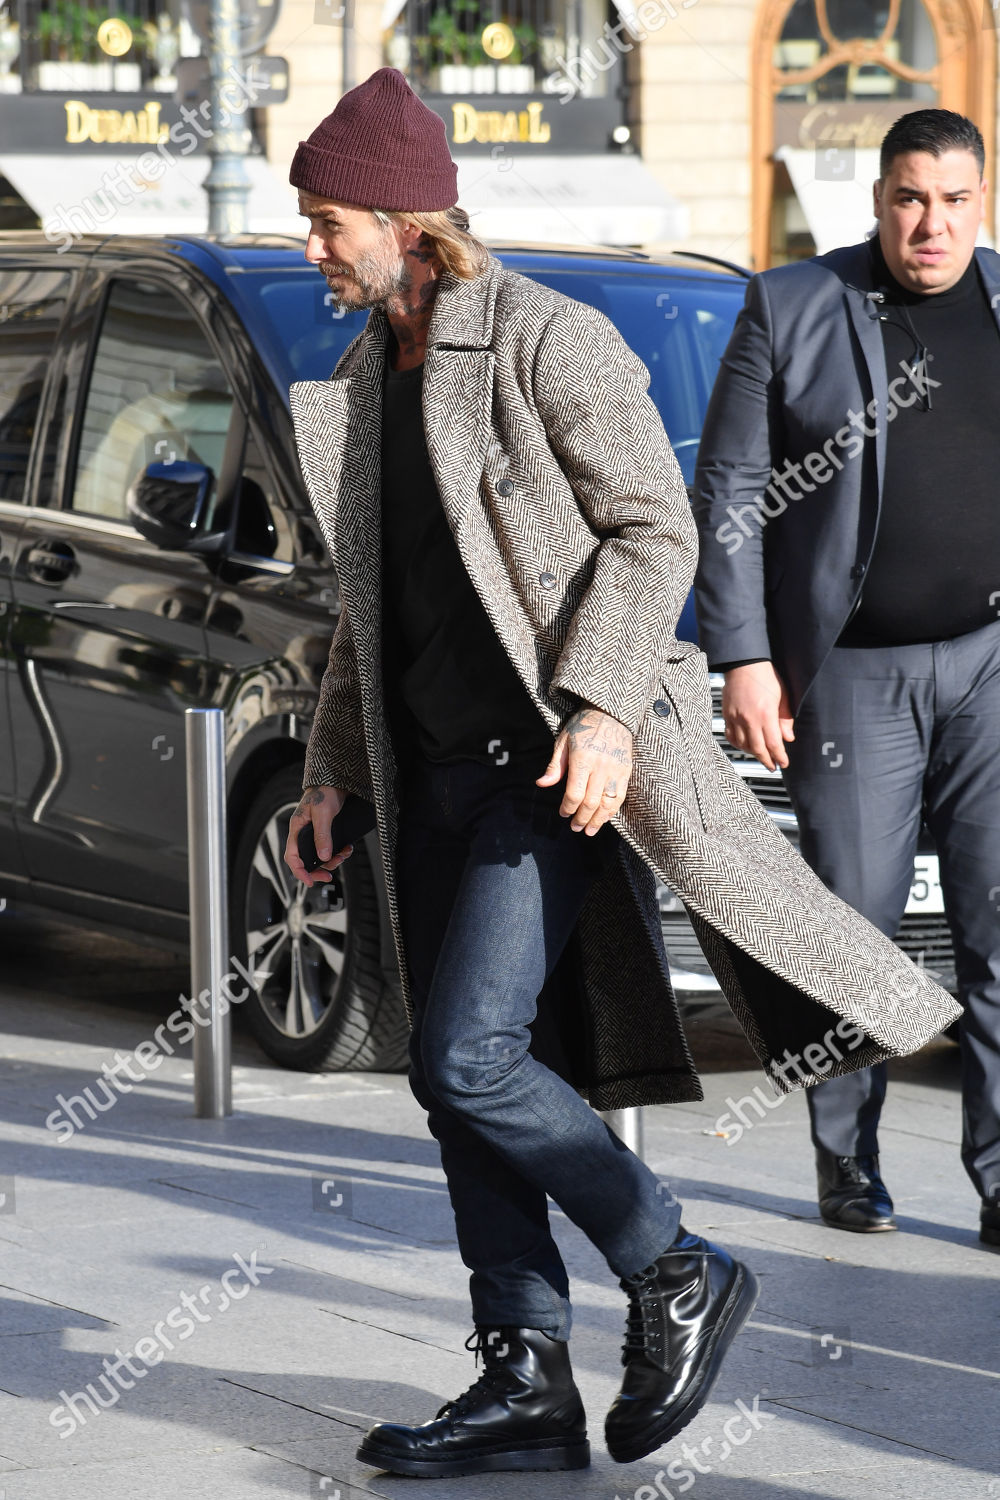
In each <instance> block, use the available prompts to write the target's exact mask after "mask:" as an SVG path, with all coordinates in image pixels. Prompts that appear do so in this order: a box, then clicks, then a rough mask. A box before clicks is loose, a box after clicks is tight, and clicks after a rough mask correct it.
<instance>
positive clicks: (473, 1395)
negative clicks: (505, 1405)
mask: <svg viewBox="0 0 1000 1500" xmlns="http://www.w3.org/2000/svg"><path fill="white" fill-rule="evenodd" d="M495 1335H499V1338H497V1337H495ZM465 1347H466V1349H468V1350H469V1352H470V1353H473V1354H475V1356H476V1364H477V1366H478V1364H479V1358H480V1355H482V1358H483V1361H484V1363H485V1365H486V1368H485V1369H484V1370H483V1373H482V1374H481V1375H480V1376H479V1377H478V1378H477V1379H476V1380H474V1381H473V1383H472V1385H470V1386H469V1388H468V1390H466V1391H463V1392H462V1394H461V1395H460V1396H456V1397H455V1399H454V1400H453V1401H446V1402H445V1404H444V1406H442V1408H441V1410H440V1411H439V1412H438V1416H439V1417H464V1416H467V1415H468V1413H469V1412H470V1411H474V1410H475V1408H476V1407H477V1406H480V1405H481V1404H482V1402H483V1401H484V1400H486V1399H487V1398H488V1397H490V1396H493V1395H494V1394H495V1393H496V1392H497V1391H505V1390H509V1389H510V1385H511V1381H510V1376H509V1373H508V1371H507V1369H506V1366H505V1365H504V1360H505V1358H506V1356H507V1346H506V1344H505V1343H504V1342H503V1334H502V1331H501V1330H500V1329H496V1328H477V1329H476V1330H475V1332H474V1333H471V1334H470V1335H469V1337H468V1338H467V1339H466V1341H465Z"/></svg>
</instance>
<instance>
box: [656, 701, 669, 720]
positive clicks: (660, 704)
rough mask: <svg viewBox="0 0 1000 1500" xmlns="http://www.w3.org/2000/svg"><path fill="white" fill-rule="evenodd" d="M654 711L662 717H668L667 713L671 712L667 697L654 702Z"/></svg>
mask: <svg viewBox="0 0 1000 1500" xmlns="http://www.w3.org/2000/svg"><path fill="white" fill-rule="evenodd" d="M653 712H654V714H659V716H660V718H661V719H665V718H666V717H667V715H668V714H669V713H670V704H669V703H668V702H667V700H666V698H657V700H656V702H655V703H654V704H653Z"/></svg>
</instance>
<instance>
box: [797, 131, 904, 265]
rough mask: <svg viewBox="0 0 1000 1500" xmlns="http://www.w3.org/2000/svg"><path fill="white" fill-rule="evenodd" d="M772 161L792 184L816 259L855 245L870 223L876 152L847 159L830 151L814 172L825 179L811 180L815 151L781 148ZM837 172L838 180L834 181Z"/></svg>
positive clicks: (864, 151)
mask: <svg viewBox="0 0 1000 1500" xmlns="http://www.w3.org/2000/svg"><path fill="white" fill-rule="evenodd" d="M774 159H775V161H783V162H784V164H785V166H786V167H787V168H788V175H789V177H790V178H791V179H792V187H793V188H794V189H795V195H796V197H797V198H798V200H799V202H800V203H801V205H802V212H803V213H804V214H805V216H806V222H807V223H808V225H809V233H810V234H811V235H812V237H813V239H814V241H815V242H816V253H817V255H825V254H826V252H827V251H828V250H835V249H836V248H837V246H838V245H856V244H858V242H859V241H860V240H863V239H864V237H865V235H866V234H867V233H868V231H869V230H870V229H871V227H872V225H873V224H874V222H875V216H874V214H873V213H872V183H873V182H874V181H875V179H876V177H877V176H878V150H877V149H876V148H868V147H863V148H862V149H861V150H856V151H855V152H854V153H853V159H852V157H851V154H850V153H845V152H841V151H837V150H835V148H831V151H830V153H829V155H828V156H826V157H825V158H822V161H821V165H820V170H821V171H823V172H826V173H829V176H823V177H817V176H816V170H817V152H816V150H805V149H798V148H796V147H794V146H781V147H779V149H778V150H777V151H776V152H775V153H774ZM838 168H840V169H841V170H842V171H843V174H844V175H843V176H839V175H837V173H838Z"/></svg>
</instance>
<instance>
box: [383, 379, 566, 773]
mask: <svg viewBox="0 0 1000 1500" xmlns="http://www.w3.org/2000/svg"><path fill="white" fill-rule="evenodd" d="M422 391H423V366H422V365H420V366H418V367H417V368H416V369H414V370H393V369H392V367H391V366H390V365H389V364H388V363H387V364H386V370H385V384H384V388H383V400H382V601H383V602H382V624H383V632H382V639H383V647H382V655H383V672H384V676H385V685H386V692H385V697H386V708H387V715H388V719H389V724H390V728H391V729H392V732H393V738H394V740H395V742H396V745H397V749H398V750H399V751H400V752H401V753H402V754H403V755H404V756H405V754H406V751H407V748H410V747H415V748H417V749H419V751H420V752H421V753H422V754H423V755H425V756H426V757H427V758H428V759H429V760H434V761H451V760H478V761H482V762H483V763H485V764H491V763H492V764H503V763H505V761H506V760H508V759H514V758H515V757H521V756H526V757H533V758H534V759H535V760H536V761H539V760H540V764H539V769H538V774H539V775H541V772H542V769H543V768H544V764H545V761H546V760H547V759H548V757H549V756H550V755H551V753H552V742H553V736H552V733H551V731H550V730H549V728H548V726H547V725H546V723H545V720H544V719H543V718H542V716H541V714H540V713H539V712H538V710H537V708H536V707H535V705H534V703H533V702H532V700H531V698H530V697H529V696H528V692H527V690H526V688H525V687H524V684H523V683H522V682H521V679H520V678H519V677H518V675H517V673H516V671H515V670H514V667H513V666H512V664H511V661H510V658H509V657H508V655H507V653H506V651H505V650H504V648H503V646H502V645H501V644H500V641H499V639H498V638H497V635H496V632H495V630H494V628H493V626H492V624H491V622H490V620H489V617H488V616H487V614H486V611H485V609H484V607H483V604H482V601H481V600H480V598H479V595H478V594H477V593H476V589H475V586H474V585H473V583H472V580H471V579H470V578H469V575H468V573H467V571H466V568H465V564H464V563H463V562H462V557H461V554H460V552H459V550H458V546H457V543H456V542H455V538H454V536H453V534H452V530H451V527H450V526H449V524H448V518H447V516H446V515H445V512H444V508H443V506H442V504H441V499H440V496H439V495H438V491H437V486H436V484H435V482H434V475H433V472H432V470H431V464H430V459H429V457H428V454H427V443H426V439H425V436H424V421H423V404H422Z"/></svg>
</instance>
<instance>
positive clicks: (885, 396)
mask: <svg viewBox="0 0 1000 1500" xmlns="http://www.w3.org/2000/svg"><path fill="white" fill-rule="evenodd" d="M869 264H870V263H869V261H868V255H867V252H866V253H865V266H866V270H865V272H863V274H862V275H861V276H860V277H859V278H858V280H859V282H860V285H852V284H851V283H850V282H848V283H847V285H845V287H844V300H845V302H846V303H847V311H848V314H849V316H850V319H851V323H852V325H853V327H854V331H855V333H856V334H857V336H858V342H859V344H860V345H861V353H862V354H863V356H864V360H865V364H866V365H867V367H868V379H869V382H870V384H871V392H872V396H873V397H874V398H875V402H876V405H875V419H874V420H875V423H876V429H877V430H876V433H875V465H876V472H877V474H878V499H879V506H880V507H881V503H882V485H883V483H884V480H885V454H886V442H887V437H886V428H887V422H886V417H887V414H888V411H889V378H888V375H887V373H886V368H885V347H884V345H883V343H882V326H881V324H880V323H879V313H880V311H881V308H882V304H881V303H880V302H874V301H873V300H872V299H871V298H870V297H869V296H868V295H867V293H869V292H870V291H873V290H874V287H873V285H872V281H871V275H870V272H868V271H867V266H868V265H869ZM870 420H871V418H866V421H870Z"/></svg>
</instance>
